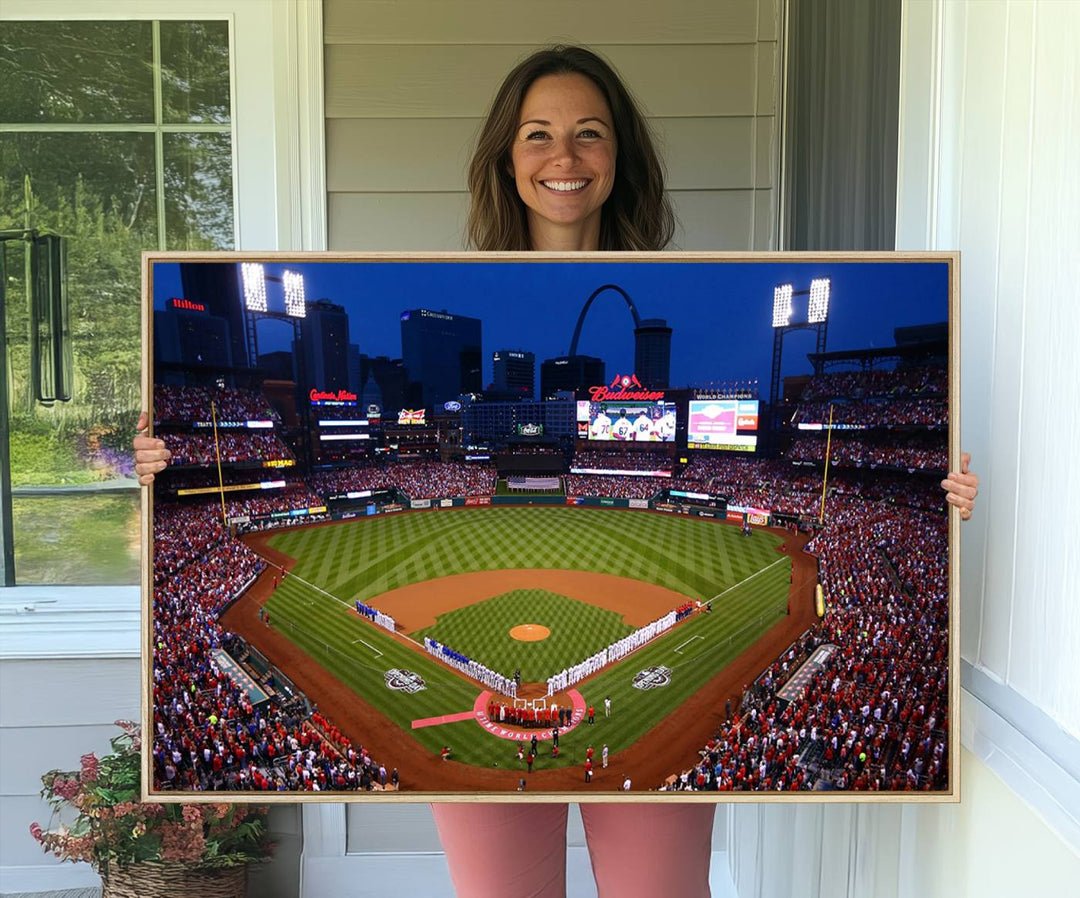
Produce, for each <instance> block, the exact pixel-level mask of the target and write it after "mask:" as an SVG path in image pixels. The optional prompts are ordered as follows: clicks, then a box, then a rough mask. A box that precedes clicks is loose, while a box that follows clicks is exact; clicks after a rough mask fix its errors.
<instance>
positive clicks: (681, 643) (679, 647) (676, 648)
mask: <svg viewBox="0 0 1080 898" xmlns="http://www.w3.org/2000/svg"><path fill="white" fill-rule="evenodd" d="M704 638H705V637H704V636H691V637H690V638H689V639H688V640H686V642H680V643H679V644H678V645H677V646H676V647H675V652H676V654H679V655H681V654H682V652H681V651H679V649H681V648H682V647H683V646H684V645H690V643H691V642H693V641H694V640H695V639H704Z"/></svg>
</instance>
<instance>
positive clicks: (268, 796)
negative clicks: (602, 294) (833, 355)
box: [141, 252, 960, 803]
mask: <svg viewBox="0 0 1080 898" xmlns="http://www.w3.org/2000/svg"><path fill="white" fill-rule="evenodd" d="M241 261H263V262H267V263H283V262H294V263H298V264H301V263H315V262H318V263H390V264H394V263H397V264H401V263H410V262H434V263H446V264H448V265H453V264H455V263H457V264H460V263H477V262H488V263H505V262H527V263H530V264H541V265H542V264H545V263H560V262H574V263H588V262H602V263H619V264H621V263H643V264H649V263H658V264H677V263H680V262H682V263H713V262H715V263H740V262H747V263H806V264H811V263H819V264H823V265H837V264H845V263H881V264H886V263H927V262H929V263H944V264H945V265H947V271H948V274H947V293H948V296H947V301H946V302H947V314H948V325H949V327H948V331H949V349H948V353H949V359H948V364H949V387H948V409H949V422H948V459H949V468H950V470H958V469H959V457H960V448H959V442H958V438H959V432H960V414H959V396H960V383H959V372H960V346H959V334H960V300H959V283H960V264H959V263H960V258H959V253H956V252H897V253H881V252H874V253H823V252H822V253H704V252H695V253H689V252H680V253H618V254H614V253H576V254H560V253H528V254H517V253H286V252H277V253H271V252H266V253H256V252H228V253H190V252H170V253H163V252H157V253H144V254H143V258H142V298H143V378H142V393H143V407H144V408H147V409H152V397H153V383H154V374H153V371H154V369H153V362H154V359H153V350H152V347H153V266H154V264H155V263H159V262H160V263H167V262H175V263H188V262H217V263H224V262H241ZM420 304H422V302H418V305H420ZM844 348H850V349H857V348H861V347H855V346H852V347H844ZM151 417H152V415H151ZM151 427H152V425H151ZM948 514H949V527H948V553H949V559H950V563H949V572H948V582H949V627H948V630H949V633H948V656H949V660H948V670H949V686H948V696H949V709H948V718H949V737H948V756H949V768H950V769H949V782H950V786H949V788H948V789H947V790H943V791H938V792H873V791H855V790H846V791H830V792H817V791H814V792H794V793H789V792H785V793H776V792H739V791H733V792H660V791H633V792H630V793H622V792H602V793H601V792H586V791H568V792H535V791H527V792H524V793H518V792H516V791H514V792H508V793H507V792H443V791H415V792H414V791H403V792H370V793H356V792H335V791H328V792H322V793H308V792H282V793H266V792H224V793H223V792H208V793H202V792H187V791H185V792H172V791H168V790H153V789H152V788H151V786H150V784H151V783H152V777H151V766H152V762H151V749H150V744H151V741H152V736H151V735H150V734H152V733H153V729H154V728H153V718H152V701H151V689H152V661H151V659H152V651H153V645H152V625H151V595H152V586H153V584H152V558H153V500H152V496H151V490H150V489H148V488H144V489H143V496H142V615H143V616H142V621H143V623H142V665H141V668H142V687H143V701H142V723H143V729H144V732H145V733H147V734H148V738H147V739H146V740H145V742H144V745H143V758H142V760H143V799H144V800H152V801H185V802H192V801H220V800H222V799H225V798H227V799H228V800H230V801H236V800H241V801H248V800H250V801H255V802H259V803H266V802H271V803H274V802H286V803H293V802H296V801H301V802H315V803H318V802H341V801H366V802H382V801H389V802H395V801H406V802H421V801H422V802H428V801H491V802H517V801H530V802H565V801H576V802H596V801H601V802H603V801H610V802H620V801H623V802H625V801H630V802H636V801H676V802H693V801H697V802H705V803H715V802H743V801H780V802H788V801H792V802H800V801H811V802H818V801H821V802H845V803H846V802H866V801H870V802H879V801H880V802H896V801H900V802H906V801H917V802H937V803H941V802H958V801H959V800H960V765H959V749H960V721H959V712H960V677H959V602H958V593H959V560H960V556H959V547H960V545H959V533H958V529H957V528H958V525H959V513H958V511H957V509H956V508H955V507H951V506H950V508H949V512H948ZM387 760H391V761H392V759H387ZM692 762H693V758H688V759H686V761H685V762H681V763H682V764H683V766H689V763H692ZM675 768H679V769H682V767H680V763H679V762H677V763H675V765H674V767H673V770H672V773H678V772H679V769H675Z"/></svg>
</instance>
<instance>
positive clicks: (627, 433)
mask: <svg viewBox="0 0 1080 898" xmlns="http://www.w3.org/2000/svg"><path fill="white" fill-rule="evenodd" d="M675 421H676V418H675V403H674V402H663V401H661V402H625V401H614V402H590V401H589V400H587V399H585V400H579V401H578V404H577V426H578V439H579V440H586V439H587V440H598V441H610V440H617V441H620V442H631V441H633V442H638V443H644V442H653V443H672V442H674V441H675Z"/></svg>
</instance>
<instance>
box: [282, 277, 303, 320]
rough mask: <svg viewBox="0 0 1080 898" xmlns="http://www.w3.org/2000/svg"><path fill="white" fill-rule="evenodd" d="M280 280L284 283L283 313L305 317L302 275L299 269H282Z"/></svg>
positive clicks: (295, 316) (294, 316)
mask: <svg viewBox="0 0 1080 898" xmlns="http://www.w3.org/2000/svg"><path fill="white" fill-rule="evenodd" d="M281 280H282V282H283V283H284V285H285V314H286V315H290V316H291V317H293V318H306V317H307V302H306V300H305V298H304V276H303V275H302V274H301V273H300V272H299V271H284V272H282V275H281Z"/></svg>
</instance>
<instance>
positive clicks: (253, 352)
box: [240, 262, 307, 359]
mask: <svg viewBox="0 0 1080 898" xmlns="http://www.w3.org/2000/svg"><path fill="white" fill-rule="evenodd" d="M240 275H241V279H242V281H243V284H244V326H245V329H246V332H247V351H248V358H250V359H258V357H259V340H258V334H257V331H256V324H257V322H258V321H259V320H260V319H262V318H273V319H275V320H277V321H287V322H289V323H290V324H291V325H292V326H293V331H294V336H295V337H296V338H297V339H299V337H300V320H301V319H303V318H306V317H307V296H306V291H305V290H304V275H303V273H302V272H299V271H293V270H291V269H286V270H285V271H283V272H282V273H281V277H276V276H275V275H272V274H267V273H266V266H265V265H263V263H262V262H241V263H240ZM267 281H273V282H274V283H276V284H281V285H282V287H283V289H284V293H285V311H284V312H272V311H270V305H269V302H268V294H267V289H266V282H267Z"/></svg>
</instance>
